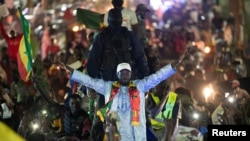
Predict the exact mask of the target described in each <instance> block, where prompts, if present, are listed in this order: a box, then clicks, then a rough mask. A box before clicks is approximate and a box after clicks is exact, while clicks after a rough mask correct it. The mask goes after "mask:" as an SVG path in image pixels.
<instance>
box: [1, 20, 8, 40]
mask: <svg viewBox="0 0 250 141" xmlns="http://www.w3.org/2000/svg"><path fill="white" fill-rule="evenodd" d="M0 30H1V33H2V36H3V37H4V38H5V39H9V38H10V37H9V36H8V35H7V33H6V31H5V29H4V27H3V19H2V18H1V19H0Z"/></svg>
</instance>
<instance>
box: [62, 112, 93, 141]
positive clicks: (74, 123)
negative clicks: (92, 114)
mask: <svg viewBox="0 0 250 141" xmlns="http://www.w3.org/2000/svg"><path fill="white" fill-rule="evenodd" d="M90 129H91V121H90V119H89V118H88V114H87V112H85V111H84V110H80V111H79V112H78V114H77V115H72V113H71V112H70V110H69V109H67V110H66V112H65V114H64V119H63V131H64V135H65V136H76V137H78V138H80V139H87V138H88V137H89V135H90Z"/></svg>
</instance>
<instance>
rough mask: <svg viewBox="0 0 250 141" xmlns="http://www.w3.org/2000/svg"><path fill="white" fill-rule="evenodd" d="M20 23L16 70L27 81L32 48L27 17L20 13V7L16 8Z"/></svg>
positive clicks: (29, 72) (30, 68)
mask: <svg viewBox="0 0 250 141" xmlns="http://www.w3.org/2000/svg"><path fill="white" fill-rule="evenodd" d="M18 11H19V16H20V23H21V27H22V31H23V37H22V39H21V41H20V44H19V49H18V53H17V63H18V71H19V74H20V76H21V78H22V80H23V81H25V82H27V81H28V80H29V76H30V74H31V71H32V57H33V56H32V48H31V41H30V33H31V27H30V23H29V21H28V20H27V19H25V17H24V15H23V14H22V11H21V8H20V7H19V8H18Z"/></svg>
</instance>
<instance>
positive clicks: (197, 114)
mask: <svg viewBox="0 0 250 141" xmlns="http://www.w3.org/2000/svg"><path fill="white" fill-rule="evenodd" d="M199 117H200V115H199V113H197V112H194V113H193V118H194V119H196V120H197V119H199Z"/></svg>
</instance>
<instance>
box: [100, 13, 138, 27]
mask: <svg viewBox="0 0 250 141" xmlns="http://www.w3.org/2000/svg"><path fill="white" fill-rule="evenodd" d="M137 23H138V20H137V17H136V14H135V12H134V11H133V10H130V9H128V8H123V9H122V26H123V27H127V28H128V30H129V31H132V25H136V24H137ZM103 24H104V26H105V27H107V26H108V12H107V13H105V15H104V21H103Z"/></svg>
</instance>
